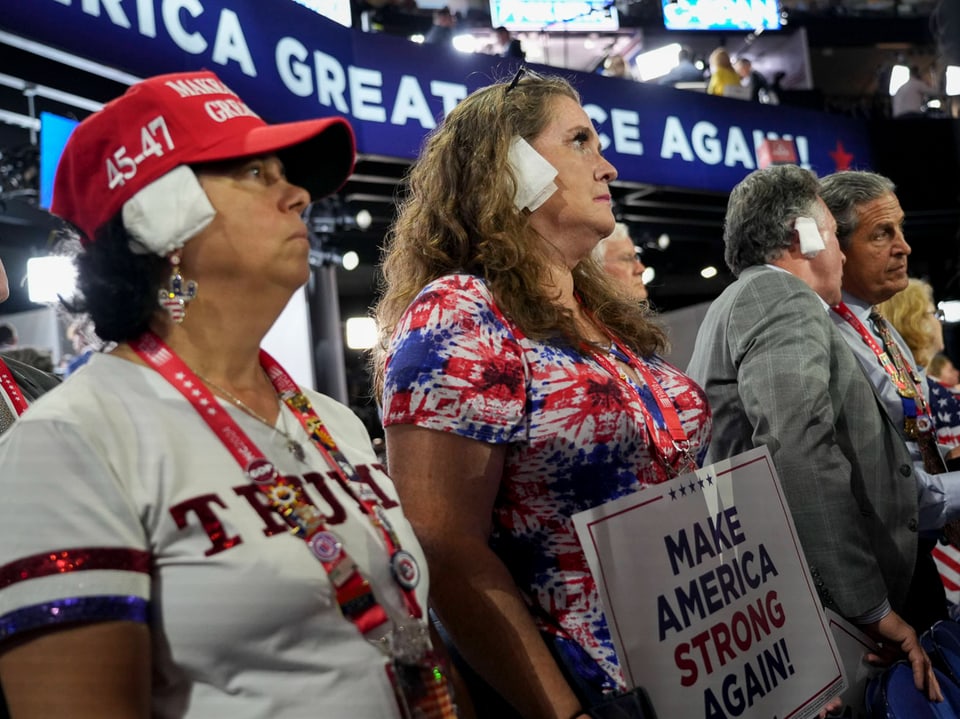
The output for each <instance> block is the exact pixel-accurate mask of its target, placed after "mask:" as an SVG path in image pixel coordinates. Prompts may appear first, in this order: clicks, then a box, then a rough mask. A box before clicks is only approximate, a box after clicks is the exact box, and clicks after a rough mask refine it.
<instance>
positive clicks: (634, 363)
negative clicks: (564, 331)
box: [594, 337, 695, 474]
mask: <svg viewBox="0 0 960 719" xmlns="http://www.w3.org/2000/svg"><path fill="white" fill-rule="evenodd" d="M610 340H611V342H613V343H614V344H613V345H612V346H613V347H614V348H617V349H618V351H619V353H620V354H622V357H621V361H624V360H626V361H625V364H627V365H628V366H629V367H630V368H631V369H633V370H634V371H635V372H636V373H637V374H638V375H639V377H640V378H641V380H642V381H643V384H644V386H645V387H646V388H647V389H648V390H649V393H650V397H652V399H653V406H649V404H648V402H647V396H646V393H644V392H643V389H644V388H643V387H636V389H637V390H638V391H639V394H640V406H641V408H642V412H643V419H644V423H645V424H646V425H647V431H648V432H649V434H650V436H651V440H652V442H653V445H654V449H655V450H656V453H657V455H658V456H659V457H660V458H661V459H662V460H663V463H664V465H666V466H668V467H671V468H672V469H673V470H675V471H676V472H677V474H681V473H683V472H687V471H689V470H691V469H693V468H694V465H695V463H694V460H693V458H692V456H691V454H690V438H689V437H688V436H687V433H686V432H685V431H684V429H683V424H682V423H681V422H680V415H679V414H678V413H677V408H676V407H675V406H674V404H673V402H672V401H671V399H670V397H669V396H668V395H667V392H666V390H665V389H664V388H663V385H661V384H660V382H659V380H657V378H656V377H655V376H654V374H653V372H651V371H650V368H649V367H648V366H647V364H646V362H643V361H642V360H641V359H640V358H639V357H637V356H636V355H635V354H634V353H633V351H632V350H631V349H630V348H629V347H627V346H626V345H624V344H621V343H617V341H616V340H615V339H614V338H613V337H610ZM594 357H595V359H596V360H597V362H599V363H600V364H601V365H602V366H603V367H604V369H606V370H607V371H608V372H610V373H611V374H613V375H615V376H619V377H621V379H623V380H624V381H626V382H628V383H630V384H631V385H632V384H634V383H633V382H632V381H631V380H630V379H629V378H628V377H627V376H626V373H624V372H622V371H620V370H619V368H618V367H617V366H616V364H615V363H614V362H613V361H612V360H611V359H610V358H609V357H607V356H606V355H605V354H603V353H601V352H597V353H595V354H594ZM664 430H666V432H667V434H668V435H669V437H670V441H669V443H667V442H664V441H663V440H662V439H661V437H662V435H663V432H664ZM665 445H668V446H670V447H672V448H673V449H674V450H675V451H676V453H678V454H679V456H680V458H681V466H680V467H673V463H672V462H669V463H668V462H667V461H666V460H667V459H668V457H669V456H670V454H671V453H670V452H668V451H667V446H665Z"/></svg>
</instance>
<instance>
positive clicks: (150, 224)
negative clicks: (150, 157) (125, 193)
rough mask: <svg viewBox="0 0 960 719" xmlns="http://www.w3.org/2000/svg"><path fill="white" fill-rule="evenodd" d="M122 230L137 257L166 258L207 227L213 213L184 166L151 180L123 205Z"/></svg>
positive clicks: (187, 168)
mask: <svg viewBox="0 0 960 719" xmlns="http://www.w3.org/2000/svg"><path fill="white" fill-rule="evenodd" d="M122 212H123V226H124V227H125V228H126V229H127V232H129V233H130V235H131V236H132V237H133V239H134V240H135V241H131V242H130V249H131V250H132V251H133V252H134V253H136V254H138V255H145V254H148V253H151V252H152V253H153V254H155V255H160V256H161V257H166V256H167V255H168V254H170V253H171V252H173V251H174V250H178V249H180V248H181V247H183V245H184V243H186V241H187V240H189V239H190V238H191V237H193V236H194V235H196V234H197V233H198V232H200V231H201V230H202V229H203V228H205V227H206V226H207V225H209V224H210V222H211V221H212V220H213V218H214V215H216V214H217V211H216V210H214V209H213V205H211V204H210V200H209V199H208V198H207V193H206V192H204V191H203V188H202V187H201V186H200V181H199V180H198V179H197V176H196V175H195V174H194V173H193V170H191V169H190V168H189V167H187V166H186V165H180V166H178V167H175V168H174V169H172V170H171V171H170V172H168V173H167V174H166V175H164V176H163V177H161V178H159V179H157V180H154V181H153V182H151V183H150V184H149V185H147V186H146V187H144V188H143V189H142V190H140V192H138V193H137V194H136V195H134V196H133V197H131V198H130V199H129V200H127V201H126V202H125V203H124V205H123V210H122Z"/></svg>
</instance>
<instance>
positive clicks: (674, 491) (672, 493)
mask: <svg viewBox="0 0 960 719" xmlns="http://www.w3.org/2000/svg"><path fill="white" fill-rule="evenodd" d="M669 494H670V499H673V500H676V499H677V490H675V489H671V490H670V492H669Z"/></svg>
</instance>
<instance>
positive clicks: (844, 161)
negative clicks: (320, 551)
mask: <svg viewBox="0 0 960 719" xmlns="http://www.w3.org/2000/svg"><path fill="white" fill-rule="evenodd" d="M829 155H830V157H832V158H833V162H834V164H835V165H836V166H837V172H842V171H843V170H849V169H850V163H851V162H853V155H852V154H851V153H849V152H847V151H846V150H845V149H843V143H842V142H840V140H837V149H836V150H833V151H832V152H830V153H829Z"/></svg>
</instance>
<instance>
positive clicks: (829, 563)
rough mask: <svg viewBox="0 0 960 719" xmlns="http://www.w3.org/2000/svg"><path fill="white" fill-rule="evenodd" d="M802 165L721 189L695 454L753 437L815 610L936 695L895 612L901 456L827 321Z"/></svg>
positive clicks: (747, 443)
mask: <svg viewBox="0 0 960 719" xmlns="http://www.w3.org/2000/svg"><path fill="white" fill-rule="evenodd" d="M818 191H819V186H818V184H817V180H816V178H815V177H814V175H813V174H812V173H810V172H809V171H807V170H804V169H802V168H800V167H798V166H796V165H779V166H772V167H769V168H767V169H764V170H757V171H754V172H752V173H750V174H749V175H747V177H746V178H745V179H744V180H743V181H741V182H740V183H739V184H738V185H737V186H736V187H734V188H733V190H732V191H731V193H730V199H729V202H728V205H727V213H726V217H725V218H724V234H723V241H724V246H725V250H724V256H725V259H726V261H727V264H728V266H729V267H730V270H731V271H732V272H733V274H734V276H736V277H737V280H736V281H735V282H734V283H733V284H732V285H730V286H729V287H727V288H726V289H725V290H724V291H723V293H722V294H721V295H720V297H719V298H717V300H715V301H714V302H713V303H712V304H711V305H710V307H709V309H708V310H707V313H706V316H705V317H704V319H703V323H702V324H701V325H700V330H699V332H698V334H697V340H696V345H695V348H694V352H693V356H692V358H691V360H690V365H689V367H688V368H687V371H688V373H689V374H690V376H691V377H693V378H694V379H695V380H696V381H697V382H699V383H700V384H701V385H702V386H703V387H704V389H705V390H706V392H707V397H708V399H709V402H710V407H711V409H712V410H713V417H714V433H713V439H712V440H711V442H710V449H709V452H708V455H707V462H715V461H717V460H720V459H724V458H727V457H732V456H734V455H736V454H739V453H740V452H744V451H746V450H748V449H752V448H754V447H759V446H766V447H767V448H768V449H769V451H770V455H771V458H772V459H773V463H774V466H775V467H776V469H777V475H778V476H779V478H780V481H781V484H782V486H783V491H784V494H785V495H786V498H787V503H788V505H789V506H790V512H791V515H792V516H793V520H794V524H795V526H796V529H797V535H798V537H799V539H800V544H801V546H802V547H803V553H804V556H805V557H806V559H807V563H808V565H809V567H810V573H811V576H812V577H813V579H814V583H815V585H816V588H817V592H818V594H819V596H820V599H821V601H822V602H823V604H824V606H826V607H829V608H831V609H833V610H834V611H836V612H838V613H839V614H841V615H843V616H844V617H846V618H847V619H848V620H850V621H851V622H853V623H854V624H857V625H858V626H860V627H861V628H862V629H863V630H864V631H865V632H866V633H867V634H869V635H870V636H872V637H873V638H874V639H875V640H876V641H878V642H882V643H883V644H884V645H886V646H887V647H888V649H889V648H894V649H896V650H899V651H900V652H902V654H903V655H906V656H907V658H908V659H909V660H910V663H911V664H912V666H913V669H914V676H915V678H916V679H917V688H918V689H920V688H924V687H925V688H926V689H927V691H928V695H929V697H930V698H937V697H939V696H940V691H939V687H938V684H937V680H936V678H935V677H934V675H933V670H932V668H931V664H930V659H929V657H927V655H926V653H925V652H924V650H923V649H922V647H921V646H920V643H919V641H918V638H917V631H916V630H915V629H914V628H912V627H911V626H910V625H909V624H908V623H907V622H906V621H904V619H903V613H904V610H905V608H906V602H907V597H908V594H909V588H910V585H911V577H912V576H913V566H914V562H915V559H916V556H917V535H916V532H915V531H911V528H910V526H909V523H910V522H911V521H914V522H915V521H916V520H915V517H916V514H917V494H916V489H915V487H914V486H913V484H912V482H905V481H904V477H903V476H902V475H901V474H900V472H899V471H898V468H899V467H901V466H903V465H905V464H906V465H907V466H909V463H910V453H909V450H908V449H907V447H906V445H905V444H904V442H903V441H902V440H901V438H900V435H899V434H898V432H897V428H896V427H894V426H893V424H892V423H891V422H890V419H889V418H888V417H887V416H886V414H884V413H883V412H882V411H881V410H880V408H879V407H878V405H877V402H876V400H875V398H874V395H873V390H872V388H871V386H870V384H869V382H868V381H867V379H866V378H865V377H864V375H863V372H862V371H861V369H860V366H859V363H858V362H857V360H856V358H855V357H854V356H853V354H852V353H851V352H850V350H849V348H848V347H847V346H846V343H845V341H844V339H843V337H841V336H840V334H839V332H837V330H836V328H835V327H834V325H833V323H832V322H831V320H830V318H829V317H828V306H830V305H834V304H836V303H838V302H839V301H840V298H841V276H842V274H843V264H844V257H843V254H842V253H841V252H840V246H839V243H838V242H837V237H836V222H835V221H834V219H833V217H832V216H831V214H830V211H829V210H828V209H827V207H826V205H825V204H824V203H823V200H821V199H820V197H819V194H818Z"/></svg>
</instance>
